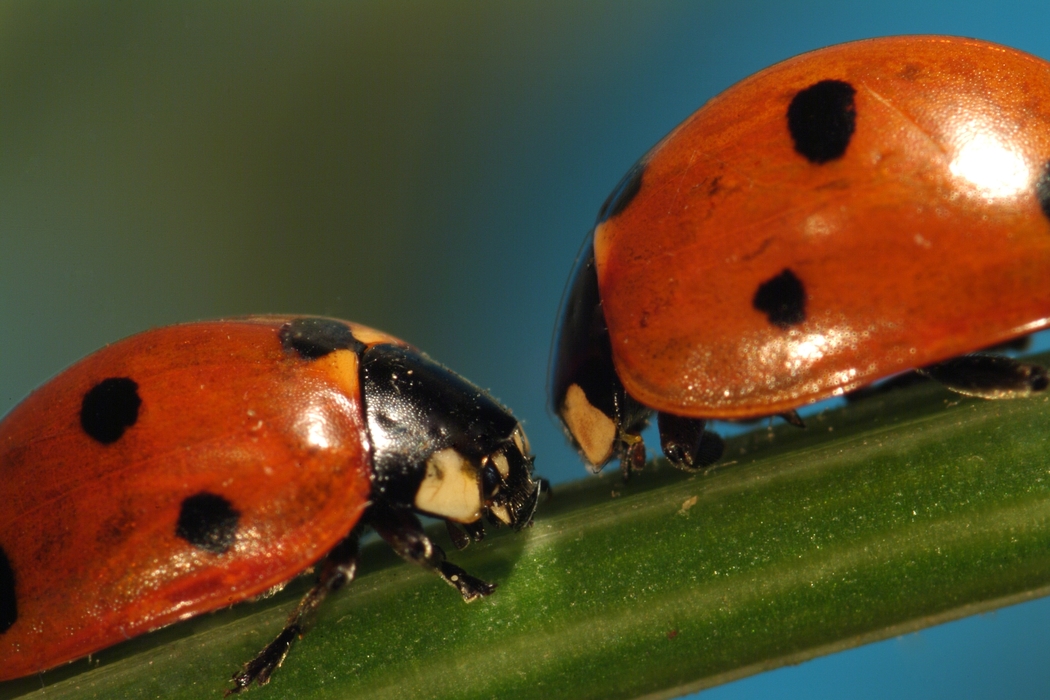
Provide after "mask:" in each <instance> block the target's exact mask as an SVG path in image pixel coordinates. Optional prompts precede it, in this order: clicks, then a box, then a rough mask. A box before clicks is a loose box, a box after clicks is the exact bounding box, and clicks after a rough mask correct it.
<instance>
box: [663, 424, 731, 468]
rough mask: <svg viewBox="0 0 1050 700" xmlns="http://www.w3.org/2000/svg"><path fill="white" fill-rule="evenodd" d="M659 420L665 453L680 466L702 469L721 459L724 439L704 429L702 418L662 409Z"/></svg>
mask: <svg viewBox="0 0 1050 700" xmlns="http://www.w3.org/2000/svg"><path fill="white" fill-rule="evenodd" d="M656 422H657V427H658V428H659V429H660V447H661V448H662V449H663V451H664V456H665V457H667V459H668V461H670V462H671V464H673V465H674V466H676V467H678V468H679V469H685V470H687V471H693V470H695V469H702V468H703V467H708V466H711V465H712V464H714V463H715V462H717V461H718V460H720V459H721V458H722V453H723V452H724V451H725V442H723V440H722V438H721V437H719V436H718V435H717V434H715V433H712V432H709V431H706V430H704V425H705V421H704V420H703V419H701V418H683V417H681V416H675V415H671V414H670V413H663V412H660V413H658V414H657V416H656Z"/></svg>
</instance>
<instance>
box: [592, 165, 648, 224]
mask: <svg viewBox="0 0 1050 700" xmlns="http://www.w3.org/2000/svg"><path fill="white" fill-rule="evenodd" d="M644 174H645V163H643V162H641V161H639V162H637V163H635V164H634V165H632V166H631V169H630V170H628V171H627V174H626V175H624V176H623V178H621V179H620V182H618V183H617V184H616V187H614V188H613V191H612V193H611V194H610V195H609V196H608V198H606V200H605V203H604V204H602V208H601V209H599V210H598V223H599V224H600V223H602V222H603V221H605V220H606V219H611V218H613V217H614V216H616V215H618V214H619V213H620V212H622V211H623V210H624V209H626V208H627V205H628V204H630V203H631V201H632V200H633V199H634V197H635V195H636V194H638V191H639V190H640V189H642V175H644Z"/></svg>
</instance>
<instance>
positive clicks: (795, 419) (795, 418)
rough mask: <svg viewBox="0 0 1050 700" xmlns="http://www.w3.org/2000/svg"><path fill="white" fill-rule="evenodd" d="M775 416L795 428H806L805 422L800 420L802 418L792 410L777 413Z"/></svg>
mask: <svg viewBox="0 0 1050 700" xmlns="http://www.w3.org/2000/svg"><path fill="white" fill-rule="evenodd" d="M777 415H778V416H780V417H781V418H783V419H784V420H786V421H787V422H788V423H790V424H791V425H793V426H795V427H796V428H805V427H806V422H805V421H804V420H802V416H800V415H799V414H798V411H796V410H794V409H792V410H790V411H784V412H783V413H778V414H777Z"/></svg>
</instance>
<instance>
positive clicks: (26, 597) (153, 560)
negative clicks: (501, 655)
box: [0, 316, 540, 694]
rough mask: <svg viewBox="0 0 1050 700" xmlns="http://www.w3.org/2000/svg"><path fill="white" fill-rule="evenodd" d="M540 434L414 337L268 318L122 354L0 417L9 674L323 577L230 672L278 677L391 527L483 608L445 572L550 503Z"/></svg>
mask: <svg viewBox="0 0 1050 700" xmlns="http://www.w3.org/2000/svg"><path fill="white" fill-rule="evenodd" d="M532 462H533V459H532V457H531V456H530V454H529V444H528V442H527V440H526V438H525V434H524V433H523V432H522V429H521V426H520V425H519V424H518V422H517V421H516V420H515V419H514V417H513V416H512V415H511V414H510V413H509V412H508V411H507V410H506V409H505V408H504V407H502V406H501V405H499V404H498V403H496V402H495V401H494V400H493V399H492V398H490V397H489V396H488V395H487V394H486V393H485V392H483V391H482V390H480V389H478V388H477V387H475V386H474V385H473V384H471V383H469V382H467V381H466V380H465V379H463V378H462V377H460V376H458V375H456V374H454V373H453V372H451V371H449V370H448V369H445V368H444V367H442V366H441V365H439V364H437V363H435V362H434V361H433V360H430V359H429V358H428V357H427V356H426V355H423V354H422V353H420V352H418V351H416V350H415V349H413V348H411V347H409V346H408V345H406V344H405V343H404V342H402V341H400V340H398V339H396V338H393V337H391V336H389V335H386V334H384V333H381V332H379V331H375V330H372V329H371V328H367V327H365V326H362V325H358V324H354V323H349V322H346V321H338V320H334V319H329V318H287V317H275V316H265V317H254V318H245V319H238V320H227V321H213V322H202V323H190V324H185V325H176V326H170V327H167V328H159V329H155V330H151V331H147V332H145V333H142V334H140V335H136V336H132V337H130V338H127V339H125V340H123V341H121V342H118V343H115V344H113V345H110V346H107V347H105V348H103V349H102V350H99V351H98V352H96V353H94V354H92V355H90V356H88V357H87V358H85V359H83V360H81V361H80V362H78V363H76V364H75V365H73V366H72V367H70V368H69V369H67V370H65V371H64V372H62V373H61V374H59V375H58V376H56V377H55V378H53V379H52V380H50V381H49V382H47V383H46V384H44V385H43V386H42V387H40V388H39V389H37V390H36V391H34V392H33V393H32V394H30V395H29V397H27V398H26V399H25V400H24V401H23V402H22V403H21V404H19V405H18V406H16V407H15V408H14V409H13V410H12V411H11V412H10V413H9V414H8V415H7V416H6V417H5V418H4V419H3V421H2V422H0V504H2V505H0V680H6V679H10V678H16V677H19V676H24V675H27V674H31V673H36V672H38V671H43V670H45V669H49V668H52V667H54V666H56V665H58V664H62V663H64V662H67V661H70V660H73V659H77V658H79V657H82V656H85V655H87V654H90V653H92V652H95V651H97V650H99V649H102V648H104V647H107V646H109V645H112V644H114V643H116V642H119V641H122V640H124V639H127V638H129V637H132V636H134V635H137V634H141V633H143V632H147V631H149V630H153V629H156V628H158V627H161V626H163V625H167V624H170V623H172V622H176V621H178V620H184V619H186V618H189V617H192V616H194V615H198V614H200V613H203V612H207V611H210V610H215V609H217V608H222V607H225V606H228V605H230V604H231V603H235V602H238V601H242V600H246V599H250V598H253V597H255V596H259V595H261V594H263V593H266V592H267V591H270V590H272V589H274V588H275V587H279V586H281V585H282V584H284V583H286V582H287V581H289V580H290V579H292V578H294V577H295V576H297V575H298V574H300V573H301V572H303V571H304V570H306V569H308V568H310V567H316V570H317V582H316V584H315V585H314V586H313V588H312V589H311V590H310V591H309V593H307V594H306V596H305V597H304V598H303V600H302V602H301V603H300V604H299V606H298V608H297V609H296V610H295V611H294V612H293V613H292V615H291V616H290V617H289V619H288V623H287V626H286V627H285V628H284V630H283V631H282V632H281V633H280V635H279V636H278V637H277V638H276V639H275V640H274V641H273V642H272V643H271V644H269V645H268V646H267V647H266V648H265V649H264V650H263V651H262V652H260V654H259V655H258V656H257V657H256V658H255V659H253V660H252V661H250V662H249V663H248V664H246V665H245V666H244V668H243V670H242V671H241V672H239V673H237V674H236V675H235V676H234V677H233V682H234V687H233V689H231V690H230V691H228V693H227V694H230V693H234V692H238V691H240V690H243V689H245V688H247V687H249V686H250V685H251V684H252V683H258V684H260V685H262V684H264V683H266V682H267V681H268V680H269V678H270V674H271V673H272V672H273V670H274V669H275V668H277V667H278V666H279V665H280V664H281V662H282V661H283V660H284V657H285V655H286V654H287V653H288V650H289V648H290V646H291V644H292V641H293V640H294V639H295V638H296V637H298V636H300V635H301V634H302V633H303V631H304V627H305V623H306V621H307V620H308V619H309V618H310V614H311V613H312V612H313V611H314V610H315V609H316V608H317V606H318V605H319V604H320V603H321V601H322V600H323V599H324V598H325V596H326V595H327V594H329V593H330V592H332V591H334V590H336V589H338V588H340V587H342V586H343V585H345V584H347V583H349V582H350V581H351V580H352V579H353V578H354V571H355V568H356V565H357V552H358V534H359V532H360V530H361V528H362V527H363V526H368V527H371V528H372V529H374V530H375V531H376V532H377V533H378V534H379V535H380V537H382V538H383V539H384V540H385V541H387V542H388V543H389V544H390V545H391V547H393V549H394V550H395V551H396V552H397V553H398V554H400V555H401V556H402V557H404V558H405V559H407V560H409V561H412V562H415V563H416V564H419V565H421V566H423V567H424V568H427V569H430V570H432V571H433V572H435V573H436V574H437V575H439V576H440V577H441V578H443V579H444V580H445V581H446V582H447V583H449V584H451V585H452V586H453V587H454V588H456V589H457V590H458V591H459V593H460V594H461V595H462V596H463V598H464V600H466V601H468V602H469V601H472V600H474V599H476V598H479V597H481V596H486V595H488V594H489V593H491V592H492V591H493V589H494V588H495V585H494V584H490V583H486V582H484V581H482V580H480V579H477V578H475V577H473V576H471V575H469V574H467V573H466V572H465V571H463V569H461V568H459V567H458V566H456V565H454V564H452V563H450V562H448V561H447V560H446V559H445V554H444V552H443V551H442V550H441V548H440V547H439V546H438V545H437V544H435V543H434V542H432V541H431V540H430V538H429V537H428V536H427V535H426V533H425V532H424V530H423V528H422V526H421V524H420V521H419V519H418V518H417V516H416V514H417V513H422V514H425V515H428V516H432V517H435V518H439V519H442V520H444V521H445V522H446V524H447V525H448V528H449V532H450V534H451V535H452V539H453V542H454V543H455V544H456V545H457V546H458V547H462V546H465V545H466V544H467V542H468V541H469V540H474V541H477V540H480V539H481V538H482V536H483V535H484V526H483V519H487V520H489V521H490V522H491V523H493V524H495V525H507V526H510V527H512V528H515V529H519V528H521V527H523V526H525V525H527V524H529V523H530V522H531V519H532V514H533V511H534V509H535V507H536V502H537V499H538V495H539V490H540V489H539V486H538V482H536V481H533V479H532V476H531V472H532Z"/></svg>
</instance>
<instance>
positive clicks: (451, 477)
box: [361, 345, 540, 537]
mask: <svg viewBox="0 0 1050 700" xmlns="http://www.w3.org/2000/svg"><path fill="white" fill-rule="evenodd" d="M361 377H362V396H363V399H364V404H365V413H366V417H367V421H368V431H369V434H370V436H371V442H372V460H373V474H372V484H373V487H372V497H373V498H378V499H384V500H386V501H387V502H388V503H393V504H398V505H402V506H410V507H412V508H414V509H415V510H417V511H420V512H422V513H425V514H427V515H433V516H435V517H438V518H442V519H444V520H446V521H449V522H454V523H459V524H461V525H464V526H467V529H468V530H469V531H470V532H471V533H472V535H474V536H475V537H477V536H480V534H481V532H482V525H481V520H482V519H483V518H486V519H488V521H489V522H491V523H492V524H494V525H509V526H511V527H513V528H515V529H519V528H521V527H524V526H525V525H527V524H529V523H530V522H531V521H532V514H533V511H534V510H535V508H536V502H537V500H538V498H539V491H540V489H539V484H538V482H536V481H534V480H533V478H532V461H533V460H532V456H531V455H530V454H529V443H528V440H527V439H526V437H525V433H524V432H523V431H522V429H521V426H520V425H519V424H518V421H517V420H516V419H515V418H514V416H513V415H511V413H510V412H509V411H508V410H507V409H506V408H504V407H503V406H501V405H500V404H499V403H497V402H496V401H495V400H493V399H492V397H490V396H489V395H488V394H487V393H485V392H484V391H482V390H481V389H479V388H478V387H476V386H474V385H473V384H471V383H470V382H468V381H467V380H466V379H463V378H462V377H460V376H459V375H458V374H455V373H454V372H451V371H450V370H448V369H446V368H445V367H442V366H441V365H439V364H438V363H436V362H434V361H433V360H431V359H430V358H428V357H426V356H425V355H422V354H421V353H418V352H416V351H414V350H412V349H410V348H405V347H401V346H396V345H376V346H373V347H370V348H368V350H366V351H365V353H364V355H363V357H362V361H361Z"/></svg>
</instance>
